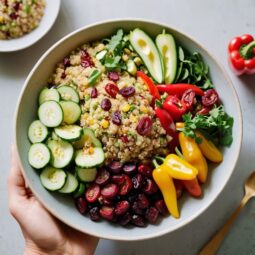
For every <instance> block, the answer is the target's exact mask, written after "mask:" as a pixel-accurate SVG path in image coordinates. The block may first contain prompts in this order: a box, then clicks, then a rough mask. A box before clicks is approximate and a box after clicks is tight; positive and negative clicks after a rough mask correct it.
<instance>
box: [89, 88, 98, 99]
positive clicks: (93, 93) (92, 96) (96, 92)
mask: <svg viewBox="0 0 255 255" xmlns="http://www.w3.org/2000/svg"><path fill="white" fill-rule="evenodd" d="M97 96H98V91H97V88H95V87H93V88H92V89H91V92H90V97H91V98H97Z"/></svg>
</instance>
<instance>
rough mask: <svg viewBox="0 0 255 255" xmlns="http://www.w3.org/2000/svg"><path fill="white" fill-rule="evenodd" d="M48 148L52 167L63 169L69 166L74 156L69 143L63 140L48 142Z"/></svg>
mask: <svg viewBox="0 0 255 255" xmlns="http://www.w3.org/2000/svg"><path fill="white" fill-rule="evenodd" d="M48 147H49V148H50V151H51V154H52V159H51V162H50V164H51V165H52V166H53V167H56V168H63V167H66V166H68V165H69V164H70V162H71V160H72V159H73V155H74V149H73V146H72V145H71V144H70V143H68V142H66V141H63V140H50V141H49V142H48Z"/></svg>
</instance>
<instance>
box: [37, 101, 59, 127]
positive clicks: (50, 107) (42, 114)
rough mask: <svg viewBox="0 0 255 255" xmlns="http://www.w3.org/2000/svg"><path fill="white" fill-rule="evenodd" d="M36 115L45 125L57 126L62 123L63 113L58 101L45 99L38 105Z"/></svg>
mask: <svg viewBox="0 0 255 255" xmlns="http://www.w3.org/2000/svg"><path fill="white" fill-rule="evenodd" d="M38 116H39V119H40V121H41V122H42V123H43V124H44V125H45V126H46V127H57V126H59V125H60V124H61V123H62V121H63V117H64V114H63V111H62V108H61V107H60V105H59V103H57V102H55V101H47V102H44V103H42V104H41V105H40V107H39V109H38Z"/></svg>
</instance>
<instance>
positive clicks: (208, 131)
mask: <svg viewBox="0 0 255 255" xmlns="http://www.w3.org/2000/svg"><path fill="white" fill-rule="evenodd" d="M183 121H184V123H185V126H184V128H183V132H184V134H185V135H186V136H188V137H192V138H194V139H195V140H196V142H197V143H201V139H199V137H197V136H196V133H195V131H196V130H199V131H201V132H202V133H203V134H204V135H205V136H206V137H207V138H208V139H210V140H211V141H213V142H215V141H218V143H219V145H224V146H230V145H231V143H232V141H233V137H232V127H233V123H234V119H233V118H232V117H230V116H228V114H227V113H226V112H225V111H224V107H223V105H220V106H214V108H213V109H212V110H211V111H210V112H209V114H207V115H200V114H197V115H195V116H194V117H192V114H191V113H187V114H185V115H184V116H183Z"/></svg>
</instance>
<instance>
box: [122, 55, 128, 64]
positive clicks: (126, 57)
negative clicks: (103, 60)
mask: <svg viewBox="0 0 255 255" xmlns="http://www.w3.org/2000/svg"><path fill="white" fill-rule="evenodd" d="M122 60H123V61H124V62H127V61H128V55H126V54H124V55H122Z"/></svg>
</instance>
